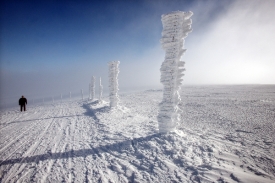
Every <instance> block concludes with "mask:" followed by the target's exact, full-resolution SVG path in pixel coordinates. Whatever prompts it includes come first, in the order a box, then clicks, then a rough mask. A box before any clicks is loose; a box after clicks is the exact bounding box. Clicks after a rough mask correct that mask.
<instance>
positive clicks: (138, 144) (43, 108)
mask: <svg viewBox="0 0 275 183" xmlns="http://www.w3.org/2000/svg"><path fill="white" fill-rule="evenodd" d="M103 100H105V102H103V103H101V104H99V103H97V102H96V101H93V102H91V101H88V100H86V101H66V102H62V103H55V104H47V105H46V104H45V105H40V106H36V107H30V108H28V106H27V111H26V112H19V107H18V109H17V108H16V109H9V110H3V111H1V124H0V182H249V183H250V182H263V183H268V182H273V183H274V182H275V153H274V152H275V143H274V140H275V136H274V134H275V130H274V127H275V124H274V123H275V86H274V85H262V86H261V85H255V86H251V85H250V86H241V85H240V86H184V87H183V89H182V103H181V105H180V107H181V108H182V113H181V114H182V121H181V124H179V126H178V130H177V131H175V132H171V133H168V134H158V129H157V128H158V122H157V120H156V119H157V115H158V109H159V108H158V104H159V103H160V101H161V100H162V91H157V90H150V91H142V92H133V93H127V94H123V95H120V100H121V103H120V108H119V109H116V110H111V109H110V108H109V107H108V106H109V103H108V98H103Z"/></svg>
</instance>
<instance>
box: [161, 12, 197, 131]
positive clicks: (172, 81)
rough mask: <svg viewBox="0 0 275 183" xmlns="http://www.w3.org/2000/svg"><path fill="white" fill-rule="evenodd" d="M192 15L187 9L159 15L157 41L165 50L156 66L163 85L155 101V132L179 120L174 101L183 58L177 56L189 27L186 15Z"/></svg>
mask: <svg viewBox="0 0 275 183" xmlns="http://www.w3.org/2000/svg"><path fill="white" fill-rule="evenodd" d="M192 15H193V13H192V12H191V11H189V12H181V11H175V12H171V13H169V14H165V15H162V16H161V21H162V24H163V31H162V39H161V44H162V48H163V49H164V50H165V59H164V62H163V63H162V65H161V68H160V72H161V79H160V82H161V83H162V84H163V85H164V89H163V99H162V102H161V103H160V105H159V107H160V109H159V115H158V123H159V132H161V133H164V132H169V131H173V130H174V129H175V128H176V126H177V124H178V122H179V120H180V114H179V108H178V104H179V102H180V100H181V98H180V94H179V91H180V86H181V84H182V81H183V80H182V76H183V75H184V74H183V71H184V70H185V69H184V62H183V61H180V59H181V56H182V55H183V53H184V52H185V51H186V49H184V48H183V43H184V38H185V37H187V35H188V33H189V32H191V31H192V29H191V24H192V20H191V19H190V17H191V16H192Z"/></svg>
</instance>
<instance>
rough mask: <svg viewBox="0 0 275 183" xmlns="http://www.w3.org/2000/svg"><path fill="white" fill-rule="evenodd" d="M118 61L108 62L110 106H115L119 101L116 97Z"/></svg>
mask: <svg viewBox="0 0 275 183" xmlns="http://www.w3.org/2000/svg"><path fill="white" fill-rule="evenodd" d="M119 63H120V62H119V61H112V62H109V63H108V65H109V92H110V94H109V97H110V107H117V105H118V102H119V97H118V73H119V68H118V65H119Z"/></svg>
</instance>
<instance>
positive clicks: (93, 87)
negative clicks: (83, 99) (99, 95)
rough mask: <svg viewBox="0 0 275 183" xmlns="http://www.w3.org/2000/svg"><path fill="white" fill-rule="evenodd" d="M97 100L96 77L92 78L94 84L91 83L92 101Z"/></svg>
mask: <svg viewBox="0 0 275 183" xmlns="http://www.w3.org/2000/svg"><path fill="white" fill-rule="evenodd" d="M94 99H95V77H94V76H93V77H92V82H91V100H94Z"/></svg>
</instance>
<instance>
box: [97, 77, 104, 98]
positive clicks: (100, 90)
mask: <svg viewBox="0 0 275 183" xmlns="http://www.w3.org/2000/svg"><path fill="white" fill-rule="evenodd" d="M102 92H103V86H102V85H101V78H99V97H98V101H99V102H101V101H102Z"/></svg>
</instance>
